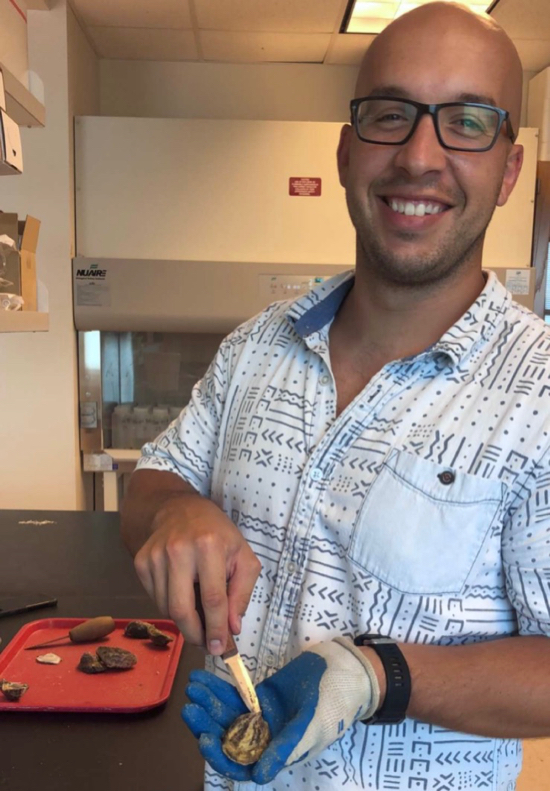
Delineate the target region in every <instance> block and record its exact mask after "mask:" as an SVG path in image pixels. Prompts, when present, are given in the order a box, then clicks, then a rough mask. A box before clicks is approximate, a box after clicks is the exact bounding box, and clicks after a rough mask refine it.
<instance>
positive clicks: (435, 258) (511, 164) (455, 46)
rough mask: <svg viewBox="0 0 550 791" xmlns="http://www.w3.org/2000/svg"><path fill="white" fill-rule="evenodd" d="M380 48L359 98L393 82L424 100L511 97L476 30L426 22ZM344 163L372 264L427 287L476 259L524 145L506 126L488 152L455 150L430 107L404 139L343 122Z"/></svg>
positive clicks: (387, 276)
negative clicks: (377, 138) (393, 140)
mask: <svg viewBox="0 0 550 791" xmlns="http://www.w3.org/2000/svg"><path fill="white" fill-rule="evenodd" d="M380 50H381V51H380V52H378V53H377V54H376V57H373V58H372V62H371V64H370V67H369V69H368V71H367V74H366V75H365V77H364V78H363V80H362V84H361V85H360V89H359V94H358V95H360V96H369V95H375V94H378V95H380V94H385V93H387V92H388V90H390V89H391V91H392V95H395V92H396V89H397V91H398V92H399V94H400V96H401V98H404V99H412V100H415V101H419V102H424V103H426V104H430V103H440V102H452V101H460V100H461V98H462V97H463V95H465V94H468V95H470V96H471V97H472V98H471V99H470V100H471V101H476V99H475V98H473V97H479V98H477V101H479V102H484V103H495V104H496V105H497V106H499V107H503V104H504V103H505V101H506V99H505V93H506V92H505V89H504V88H503V79H504V78H505V68H504V67H503V65H502V63H501V62H500V63H499V61H498V59H496V60H497V62H496V63H495V57H494V53H491V52H490V48H489V52H487V51H485V48H484V43H483V41H482V39H481V37H480V38H479V39H478V38H476V36H475V35H472V34H471V31H470V33H469V34H468V32H467V31H465V32H464V33H463V34H461V33H460V31H458V32H457V31H456V29H455V30H453V32H452V33H451V34H450V35H447V34H443V35H440V36H435V35H434V34H433V30H432V32H431V33H430V32H429V30H427V29H424V31H423V30H422V29H420V30H418V31H417V32H416V33H413V34H411V35H409V36H403V35H401V36H398V37H394V38H393V39H392V38H390V40H389V42H387V43H385V45H384V46H383V47H380ZM491 55H493V57H491ZM488 98H490V99H491V100H492V101H489V102H488V101H487V99H488ZM504 109H507V108H506V107H505V106H504ZM518 159H519V163H518ZM338 163H339V170H340V180H341V183H342V185H343V186H345V188H346V198H347V203H348V208H349V212H350V216H351V219H352V222H353V224H354V225H355V228H356V230H357V234H358V239H359V243H360V247H361V248H362V256H361V257H362V258H363V259H364V261H365V263H366V265H367V267H369V268H370V269H371V270H373V271H376V272H377V273H378V275H379V276H380V277H382V278H383V279H384V280H387V281H390V282H392V283H396V284H403V285H405V284H408V285H421V284H427V283H433V282H436V281H438V280H440V279H441V278H444V277H446V276H448V275H449V274H450V273H451V272H454V271H456V269H457V268H458V267H460V266H461V265H463V264H465V265H468V264H472V263H476V264H479V263H480V261H481V248H482V242H483V236H484V232H485V229H486V227H487V225H488V223H489V221H490V219H491V216H492V213H493V210H494V208H495V206H496V205H502V204H503V203H505V202H506V199H507V197H508V195H509V193H510V191H511V189H512V187H513V185H514V183H515V180H516V178H517V175H518V173H519V167H518V165H519V166H521V147H519V146H512V145H511V143H510V142H509V140H508V138H507V137H506V136H505V134H504V130H503V131H502V133H501V137H499V139H498V140H497V142H496V144H495V146H494V147H493V148H492V149H491V150H489V151H486V152H480V153H477V152H459V151H450V150H447V149H444V148H443V147H442V146H441V145H440V143H439V141H438V139H437V136H436V133H435V129H434V124H433V120H432V118H431V117H430V116H428V115H425V116H423V117H422V118H421V120H420V123H419V125H418V127H417V129H416V131H415V134H414V135H413V137H412V138H411V140H410V141H409V142H408V143H406V144H404V145H399V146H384V145H377V144H373V143H365V142H362V141H361V140H359V138H358V137H357V135H356V134H355V131H354V130H352V129H351V128H350V127H345V128H344V130H343V132H342V139H341V143H340V147H339V152H338ZM422 206H423V208H422ZM412 207H414V214H411V212H412V211H413V209H412Z"/></svg>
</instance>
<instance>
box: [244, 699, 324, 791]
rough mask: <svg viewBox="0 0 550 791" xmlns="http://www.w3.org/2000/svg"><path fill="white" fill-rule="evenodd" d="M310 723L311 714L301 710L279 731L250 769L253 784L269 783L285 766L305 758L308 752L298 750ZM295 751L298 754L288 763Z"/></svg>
mask: <svg viewBox="0 0 550 791" xmlns="http://www.w3.org/2000/svg"><path fill="white" fill-rule="evenodd" d="M310 723H311V712H308V711H307V710H303V709H302V710H301V711H299V712H298V713H297V715H296V716H295V717H294V718H293V719H292V720H291V721H290V722H289V723H287V724H286V725H285V726H284V728H283V729H282V730H281V731H279V733H278V734H277V735H276V736H275V737H274V738H273V739H272V740H271V742H270V743H269V744H268V746H267V748H266V749H265V750H264V752H263V753H262V756H261V758H260V759H259V760H258V762H257V763H256V764H255V765H254V767H253V768H252V779H253V780H254V782H255V783H258V784H259V785H264V784H265V783H269V782H270V781H271V780H273V778H274V777H276V776H277V775H278V774H279V772H280V771H281V769H283V768H284V767H285V766H289V765H290V763H294V762H295V761H299V760H301V759H302V758H305V757H306V755H307V752H308V751H307V750H306V751H304V752H303V753H300V750H299V748H300V742H301V741H302V740H303V737H304V734H305V733H306V731H307V729H308V727H309V725H310ZM296 750H297V751H298V754H297V755H294V756H293V757H292V761H290V762H289V758H290V756H291V755H292V753H294V752H295V751H296Z"/></svg>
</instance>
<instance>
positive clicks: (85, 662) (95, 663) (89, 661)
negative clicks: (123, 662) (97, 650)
mask: <svg viewBox="0 0 550 791" xmlns="http://www.w3.org/2000/svg"><path fill="white" fill-rule="evenodd" d="M76 668H77V670H82V672H83V673H90V674H93V673H104V672H105V670H106V668H105V665H102V664H101V662H100V661H99V660H98V658H97V656H95V654H90V653H88V652H86V653H85V654H82V656H81V657H80V662H79V663H78V665H77V666H76Z"/></svg>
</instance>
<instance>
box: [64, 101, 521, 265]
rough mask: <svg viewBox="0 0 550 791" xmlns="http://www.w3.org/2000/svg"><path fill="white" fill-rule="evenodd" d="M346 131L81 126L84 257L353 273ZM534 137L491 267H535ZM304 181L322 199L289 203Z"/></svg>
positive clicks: (502, 216) (155, 123)
mask: <svg viewBox="0 0 550 791" xmlns="http://www.w3.org/2000/svg"><path fill="white" fill-rule="evenodd" d="M340 128H341V124H339V123H318V122H316V123H304V122H294V121H288V122H287V121H225V120H223V121H220V120H189V119H155V118H153V119H151V118H118V117H117V118H111V117H81V118H78V119H77V123H76V186H77V192H76V202H77V249H78V254H79V255H83V256H87V257H95V256H97V257H99V258H146V259H159V258H160V259H171V260H192V261H193V260H194V261H197V260H203V261H263V262H266V263H295V264H319V263H326V264H349V265H353V264H354V262H355V232H354V229H353V227H352V225H351V221H350V219H349V216H348V212H347V208H346V202H345V197H344V191H343V189H342V187H341V186H340V183H339V181H338V173H337V168H336V147H337V145H338V139H339V134H340ZM536 134H537V130H535V129H522V130H521V132H520V138H519V139H520V141H521V142H522V143H523V144H524V146H525V150H526V157H525V166H524V170H523V172H522V174H521V176H520V180H519V183H518V185H517V187H516V190H515V191H514V193H513V194H512V197H511V199H510V201H509V203H508V204H507V205H506V206H505V207H503V208H500V209H497V210H496V211H495V214H494V217H493V220H492V221H491V227H490V230H489V231H488V234H487V240H486V249H485V254H484V264H485V265H486V266H501V267H513V268H517V267H527V266H530V262H531V239H532V227H533V211H534V196H535V170H536V151H537V145H536V143H537V139H536ZM478 156H483V154H479V155H478ZM300 177H302V178H308V179H320V181H321V194H320V195H311V196H291V195H290V194H289V180H290V179H292V178H300Z"/></svg>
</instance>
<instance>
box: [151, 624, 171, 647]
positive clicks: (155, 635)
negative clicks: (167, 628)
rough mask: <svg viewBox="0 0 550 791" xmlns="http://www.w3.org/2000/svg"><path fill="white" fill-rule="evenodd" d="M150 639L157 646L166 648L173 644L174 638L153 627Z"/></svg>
mask: <svg viewBox="0 0 550 791" xmlns="http://www.w3.org/2000/svg"><path fill="white" fill-rule="evenodd" d="M149 639H150V640H151V642H152V643H154V644H155V645H160V646H166V645H168V643H171V642H172V640H173V639H174V638H173V637H171V635H169V634H166V632H161V631H160V629H157V627H156V626H151V628H150V629H149Z"/></svg>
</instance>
